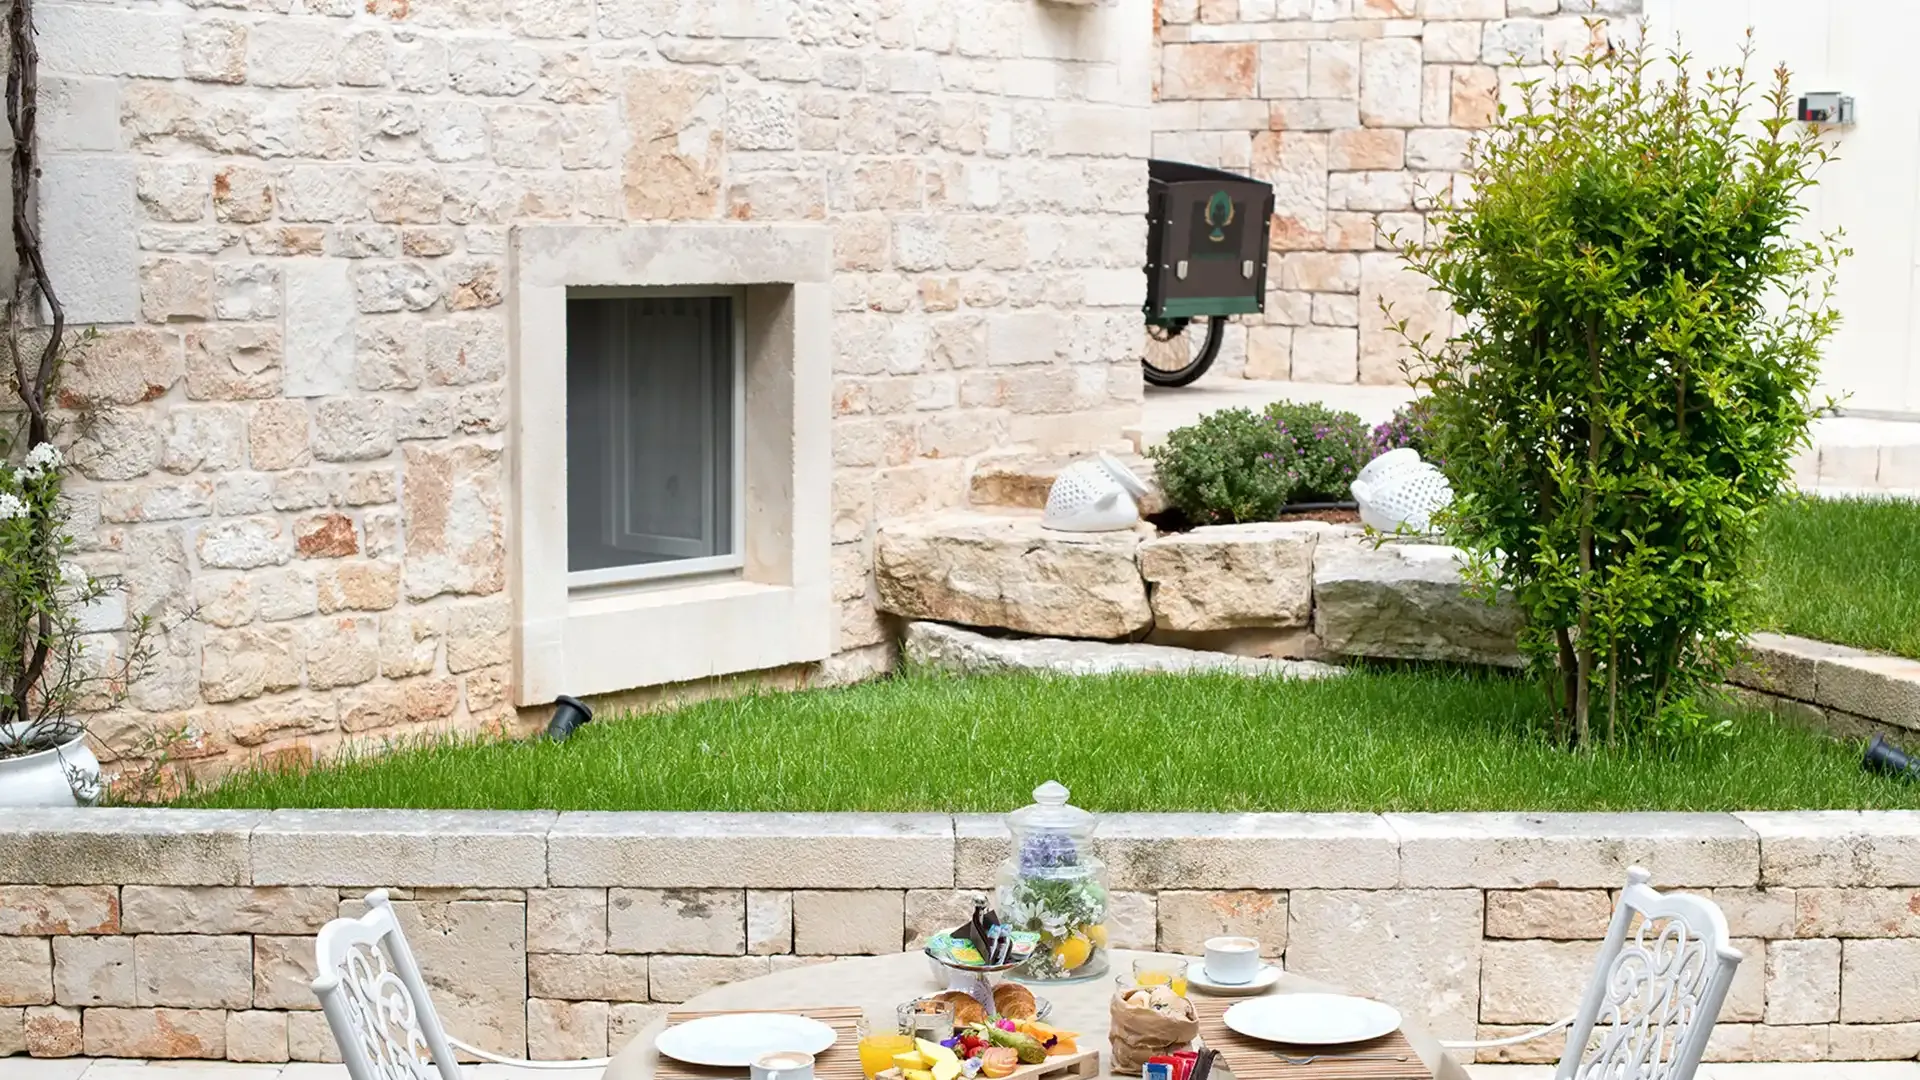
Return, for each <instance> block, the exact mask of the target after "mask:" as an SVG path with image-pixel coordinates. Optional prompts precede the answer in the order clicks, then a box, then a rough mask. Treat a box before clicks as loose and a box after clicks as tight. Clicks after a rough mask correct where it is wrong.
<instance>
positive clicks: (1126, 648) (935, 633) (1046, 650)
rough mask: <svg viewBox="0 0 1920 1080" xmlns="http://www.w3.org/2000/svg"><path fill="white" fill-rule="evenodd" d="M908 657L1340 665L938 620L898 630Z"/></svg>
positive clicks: (1294, 672) (1046, 667)
mask: <svg viewBox="0 0 1920 1080" xmlns="http://www.w3.org/2000/svg"><path fill="white" fill-rule="evenodd" d="M901 651H902V653H903V654H904V655H905V656H906V658H907V659H908V660H911V661H913V662H914V663H917V664H923V665H926V666H928V667H935V668H942V669H945V670H947V671H961V672H967V673H974V674H977V673H982V672H992V671H1051V672H1058V673H1062V674H1069V675H1106V674H1112V673H1115V672H1123V671H1125V672H1145V671H1159V672H1175V673H1190V672H1201V671H1226V672H1233V673H1235V674H1239V675H1248V676H1273V677H1276V678H1296V679H1317V678H1325V677H1328V676H1333V675H1340V674H1343V673H1344V669H1342V668H1338V667H1334V666H1332V665H1330V664H1322V663H1318V662H1315V661H1311V660H1278V659H1269V658H1267V657H1259V656H1241V655H1236V654H1234V653H1229V652H1209V651H1206V650H1204V649H1198V648H1192V649H1190V648H1180V647H1176V646H1169V645H1149V644H1145V643H1142V642H1133V643H1127V644H1121V643H1117V642H1108V641H1079V640H1074V639H1070V638H1009V637H994V636H991V635H989V634H983V633H978V632H975V631H972V630H968V629H966V628H964V627H959V626H949V625H947V624H946V623H938V622H911V623H908V624H907V628H906V633H905V634H903V635H902V639H901Z"/></svg>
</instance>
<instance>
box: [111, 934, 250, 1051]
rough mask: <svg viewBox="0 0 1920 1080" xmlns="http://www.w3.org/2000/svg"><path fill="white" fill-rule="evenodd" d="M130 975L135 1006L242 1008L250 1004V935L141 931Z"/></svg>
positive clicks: (134, 943) (137, 939)
mask: <svg viewBox="0 0 1920 1080" xmlns="http://www.w3.org/2000/svg"><path fill="white" fill-rule="evenodd" d="M133 976H134V987H133V991H134V1003H135V1004H137V1005H168V1006H176V1007H180V1008H189V1009H244V1008H246V1007H248V1006H249V1005H251V1004H252V1003H253V939H251V938H247V937H241V936H237V935H236V936H230V937H208V936H205V935H201V934H142V935H140V936H139V937H137V938H135V939H134V942H133ZM223 1037H224V1036H223Z"/></svg>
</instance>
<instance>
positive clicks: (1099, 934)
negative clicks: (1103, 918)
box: [1080, 923, 1107, 949]
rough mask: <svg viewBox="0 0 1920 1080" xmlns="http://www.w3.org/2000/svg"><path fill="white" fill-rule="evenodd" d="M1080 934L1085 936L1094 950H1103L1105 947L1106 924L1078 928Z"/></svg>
mask: <svg viewBox="0 0 1920 1080" xmlns="http://www.w3.org/2000/svg"><path fill="white" fill-rule="evenodd" d="M1080 932H1081V933H1083V934H1085V935H1087V940H1088V941H1091V942H1093V947H1094V948H1096V949H1104V948H1106V947H1107V924H1105V923H1094V924H1093V925H1092V926H1083V927H1081V928H1080Z"/></svg>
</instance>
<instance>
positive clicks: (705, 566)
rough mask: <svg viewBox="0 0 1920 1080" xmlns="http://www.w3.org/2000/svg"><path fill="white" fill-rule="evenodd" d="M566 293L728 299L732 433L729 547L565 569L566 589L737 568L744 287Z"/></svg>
mask: <svg viewBox="0 0 1920 1080" xmlns="http://www.w3.org/2000/svg"><path fill="white" fill-rule="evenodd" d="M567 296H568V297H569V298H577V299H583V300H638V299H651V298H654V297H675V296H685V297H701V298H706V297H717V296H724V297H726V298H727V299H728V300H729V301H731V305H730V306H731V310H732V313H733V333H732V335H731V337H732V341H733V414H732V417H731V422H732V434H733V453H732V455H731V457H732V473H733V475H732V476H731V477H730V478H729V479H728V483H727V494H728V497H729V498H731V499H732V500H733V506H732V508H731V510H730V512H729V513H728V515H727V516H728V519H729V520H730V521H731V522H732V524H731V526H730V528H731V535H730V537H729V538H728V539H729V544H728V547H729V552H728V554H725V555H709V556H706V557H704V558H698V559H674V560H673V561H671V562H655V563H635V564H633V565H631V566H608V567H603V568H601V569H599V570H569V571H567V588H568V590H569V591H574V590H582V589H594V588H603V587H605V586H608V585H627V584H631V583H633V582H638V581H660V580H664V579H671V578H685V577H694V576H699V575H711V574H724V573H728V572H730V571H738V570H740V569H741V568H742V567H744V566H746V564H747V556H746V546H747V521H746V518H747V290H746V289H744V288H742V287H740V286H726V287H703V286H699V285H659V286H652V287H631V286H626V287H623V286H604V285H590V286H583V287H579V288H573V289H568V290H567Z"/></svg>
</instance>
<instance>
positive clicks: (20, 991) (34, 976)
mask: <svg viewBox="0 0 1920 1080" xmlns="http://www.w3.org/2000/svg"><path fill="white" fill-rule="evenodd" d="M63 940H67V939H63ZM51 1004H53V950H52V948H51V946H50V945H49V944H48V941H47V939H46V938H40V937H9V938H0V1005H51Z"/></svg>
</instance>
